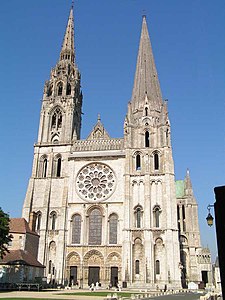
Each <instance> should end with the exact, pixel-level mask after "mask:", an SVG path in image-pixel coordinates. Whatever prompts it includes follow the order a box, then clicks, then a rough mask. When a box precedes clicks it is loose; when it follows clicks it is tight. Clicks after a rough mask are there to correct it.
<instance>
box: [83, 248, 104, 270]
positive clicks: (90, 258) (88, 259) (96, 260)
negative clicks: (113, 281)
mask: <svg viewBox="0 0 225 300" xmlns="http://www.w3.org/2000/svg"><path fill="white" fill-rule="evenodd" d="M84 263H85V264H87V265H89V266H90V265H92V266H94V265H97V266H99V265H102V264H103V263H104V258H103V255H102V253H101V252H99V251H97V250H91V251H88V252H87V253H86V254H85V256H84Z"/></svg>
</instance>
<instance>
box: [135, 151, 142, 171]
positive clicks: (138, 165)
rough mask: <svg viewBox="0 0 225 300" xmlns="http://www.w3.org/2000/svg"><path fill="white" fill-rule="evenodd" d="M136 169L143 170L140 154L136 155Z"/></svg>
mask: <svg viewBox="0 0 225 300" xmlns="http://www.w3.org/2000/svg"><path fill="white" fill-rule="evenodd" d="M136 170H141V156H140V154H137V155H136Z"/></svg>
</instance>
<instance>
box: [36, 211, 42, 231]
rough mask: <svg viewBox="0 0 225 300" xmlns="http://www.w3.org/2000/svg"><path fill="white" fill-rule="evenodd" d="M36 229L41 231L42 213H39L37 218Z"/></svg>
mask: <svg viewBox="0 0 225 300" xmlns="http://www.w3.org/2000/svg"><path fill="white" fill-rule="evenodd" d="M35 227H36V230H37V231H39V230H40V229H41V213H40V212H38V213H37V219H36V226H35Z"/></svg>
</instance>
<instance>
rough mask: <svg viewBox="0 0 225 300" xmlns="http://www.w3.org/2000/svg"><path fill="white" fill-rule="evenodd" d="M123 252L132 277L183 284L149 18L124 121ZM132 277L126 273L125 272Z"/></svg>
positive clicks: (162, 103)
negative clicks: (181, 282)
mask: <svg viewBox="0 0 225 300" xmlns="http://www.w3.org/2000/svg"><path fill="white" fill-rule="evenodd" d="M124 149H125V153H126V158H125V160H126V161H125V174H124V176H125V199H124V234H125V235H124V242H123V257H124V258H125V262H126V261H131V262H132V264H131V265H128V266H127V269H126V265H124V269H125V270H126V272H127V274H130V275H129V276H132V281H133V282H135V283H136V284H137V285H140V284H141V283H142V284H143V282H147V283H150V282H151V283H152V282H154V283H157V282H158V283H160V282H164V283H167V284H171V283H172V284H173V286H176V285H177V286H179V281H180V274H179V267H178V266H179V243H178V229H177V221H176V194H175V181H174V163H173V157H172V149H171V142H170V123H169V119H168V112H167V105H166V102H165V101H163V100H162V96H161V91H160V85H159V80H158V76H157V71H156V67H155V63H154V58H153V53H152V47H151V42H150V38H149V34H148V29H147V24H146V17H145V16H144V17H143V22H142V31H141V38H140V45H139V52H138V57H137V66H136V73H135V79H134V87H133V93H132V99H131V101H130V103H129V104H128V113H127V116H126V118H125V123H124ZM127 276H128V275H127Z"/></svg>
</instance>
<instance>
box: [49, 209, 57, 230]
mask: <svg viewBox="0 0 225 300" xmlns="http://www.w3.org/2000/svg"><path fill="white" fill-rule="evenodd" d="M50 218H51V227H50V229H51V230H55V228H56V218H57V215H56V212H52V213H51V215H50Z"/></svg>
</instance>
